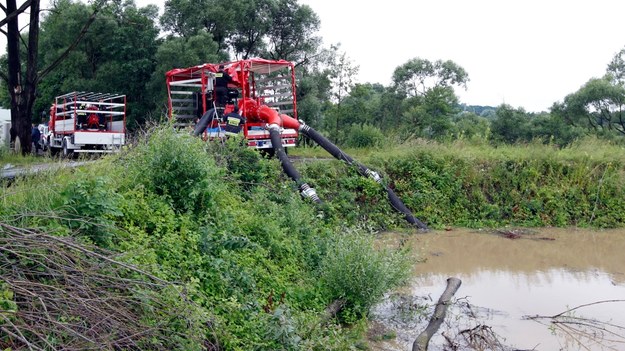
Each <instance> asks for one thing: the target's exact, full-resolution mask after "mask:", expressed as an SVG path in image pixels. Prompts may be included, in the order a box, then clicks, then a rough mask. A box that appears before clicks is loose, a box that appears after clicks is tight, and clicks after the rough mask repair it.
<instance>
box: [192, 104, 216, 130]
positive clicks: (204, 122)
mask: <svg viewBox="0 0 625 351" xmlns="http://www.w3.org/2000/svg"><path fill="white" fill-rule="evenodd" d="M215 117H217V112H215V109H214V108H211V109H210V110H208V111H206V112H205V113H204V115H202V118H200V120H199V121H198V122H197V124H196V125H195V129H194V130H193V136H199V135H200V134H202V133H204V131H205V130H206V128H207V127H208V125H209V124H210V123H211V122H212V121H213V119H214V118H215Z"/></svg>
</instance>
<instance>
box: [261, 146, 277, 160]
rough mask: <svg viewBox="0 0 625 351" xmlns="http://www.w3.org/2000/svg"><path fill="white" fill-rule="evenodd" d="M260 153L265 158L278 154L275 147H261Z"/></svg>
mask: <svg viewBox="0 0 625 351" xmlns="http://www.w3.org/2000/svg"><path fill="white" fill-rule="evenodd" d="M259 151H260V155H261V156H262V157H264V158H268V159H271V158H273V157H274V156H275V155H276V150H275V149H274V148H267V149H260V150H259Z"/></svg>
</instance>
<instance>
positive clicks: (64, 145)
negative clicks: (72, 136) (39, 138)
mask: <svg viewBox="0 0 625 351" xmlns="http://www.w3.org/2000/svg"><path fill="white" fill-rule="evenodd" d="M61 144H62V148H63V157H64V158H73V157H74V150H72V149H69V148H68V147H67V141H66V140H65V138H63V142H62V143H61Z"/></svg>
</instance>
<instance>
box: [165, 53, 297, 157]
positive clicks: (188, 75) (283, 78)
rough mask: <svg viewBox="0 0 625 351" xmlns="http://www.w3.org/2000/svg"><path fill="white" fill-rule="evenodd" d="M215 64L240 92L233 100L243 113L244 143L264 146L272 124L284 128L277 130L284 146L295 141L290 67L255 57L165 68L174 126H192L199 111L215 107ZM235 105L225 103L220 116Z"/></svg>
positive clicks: (292, 83) (294, 89) (292, 70)
mask: <svg viewBox="0 0 625 351" xmlns="http://www.w3.org/2000/svg"><path fill="white" fill-rule="evenodd" d="M220 65H223V66H224V70H225V71H226V72H227V73H228V74H229V75H230V76H231V77H232V82H231V83H230V88H232V89H236V90H237V91H238V93H239V98H237V101H236V104H237V106H238V108H239V113H240V114H241V116H242V117H244V118H245V124H244V126H243V134H244V136H245V138H247V139H248V145H249V146H251V147H257V148H262V147H267V145H266V143H268V140H269V134H268V132H267V131H266V128H267V127H268V125H270V124H276V125H278V126H279V127H282V128H284V129H283V130H282V134H281V136H282V140H283V145H284V146H294V145H295V141H296V138H297V137H298V128H299V122H298V119H297V118H298V117H297V102H296V85H295V69H294V65H293V63H291V62H289V61H284V60H265V59H260V58H255V59H248V60H240V61H233V62H224V63H217V64H212V63H206V64H202V65H198V66H193V67H189V68H177V69H173V70H170V71H169V72H167V73H166V81H167V92H168V112H169V113H168V114H169V117H170V119H174V120H175V121H176V122H178V125H179V126H193V125H194V121H195V120H196V119H197V118H198V117H199V116H201V115H203V114H204V113H205V112H206V111H208V110H210V109H211V108H213V107H214V106H215V105H213V102H214V101H215V100H216V96H215V89H214V88H213V87H214V76H215V73H216V72H218V70H219V66H220ZM189 96H193V98H192V99H191V100H193V103H194V105H193V106H190V105H189V102H190V99H189ZM234 107H235V106H234V105H233V104H228V105H226V106H225V109H224V111H223V113H224V115H225V114H228V113H229V112H231V111H233V110H234ZM217 123H218V122H214V124H213V125H212V126H210V127H215V126H216V124H217ZM259 130H262V132H260V131H259ZM269 146H271V145H269Z"/></svg>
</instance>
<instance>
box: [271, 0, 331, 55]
mask: <svg viewBox="0 0 625 351" xmlns="http://www.w3.org/2000/svg"><path fill="white" fill-rule="evenodd" d="M271 18H272V22H273V24H272V26H271V27H270V28H269V31H268V33H267V39H268V42H269V46H268V52H267V53H266V57H267V58H270V59H274V60H278V59H282V60H287V61H293V62H302V61H305V60H306V59H307V58H308V57H309V56H310V55H312V54H313V53H314V52H315V51H316V50H317V48H318V47H319V45H320V41H321V39H320V38H319V37H317V36H315V34H316V33H317V31H318V30H319V24H320V22H319V17H318V16H317V14H316V13H315V12H314V11H313V10H312V9H311V8H310V6H307V5H300V4H298V3H297V0H278V1H277V3H276V5H275V6H273V7H272V13H271Z"/></svg>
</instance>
